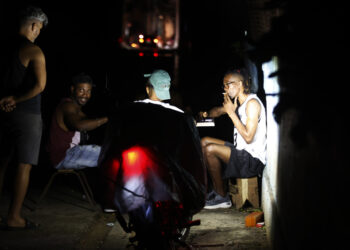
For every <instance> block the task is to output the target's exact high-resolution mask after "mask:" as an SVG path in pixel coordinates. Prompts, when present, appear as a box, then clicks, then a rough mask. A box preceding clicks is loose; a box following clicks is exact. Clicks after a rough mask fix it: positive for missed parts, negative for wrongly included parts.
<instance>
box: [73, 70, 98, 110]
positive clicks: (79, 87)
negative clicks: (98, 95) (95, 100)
mask: <svg viewBox="0 0 350 250" xmlns="http://www.w3.org/2000/svg"><path fill="white" fill-rule="evenodd" d="M92 87H93V82H92V78H91V77H90V76H89V75H86V74H85V73H80V74H78V75H75V76H74V77H73V78H72V85H71V95H72V98H73V99H74V100H75V101H76V102H77V103H78V104H79V105H80V106H84V105H85V104H86V103H87V102H88V101H89V99H90V97H91V91H92Z"/></svg>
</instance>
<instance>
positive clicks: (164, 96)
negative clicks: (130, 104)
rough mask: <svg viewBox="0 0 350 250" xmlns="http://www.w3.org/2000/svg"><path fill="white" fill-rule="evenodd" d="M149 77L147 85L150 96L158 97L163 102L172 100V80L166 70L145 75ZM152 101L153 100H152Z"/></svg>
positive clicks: (158, 70)
mask: <svg viewBox="0 0 350 250" xmlns="http://www.w3.org/2000/svg"><path fill="white" fill-rule="evenodd" d="M144 76H145V77H149V78H148V81H147V85H146V91H147V94H148V96H149V97H150V98H151V97H152V96H154V95H155V96H156V98H158V99H159V100H161V101H164V100H169V99H170V81H171V78H170V76H169V74H168V72H166V71H165V70H162V69H157V70H155V71H153V72H152V74H145V75H144ZM151 99H152V98H151Z"/></svg>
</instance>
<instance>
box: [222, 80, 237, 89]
mask: <svg viewBox="0 0 350 250" xmlns="http://www.w3.org/2000/svg"><path fill="white" fill-rule="evenodd" d="M238 82H240V81H231V82H225V83H224V84H223V85H222V88H223V89H226V88H230V87H231V86H232V85H233V84H234V83H238Z"/></svg>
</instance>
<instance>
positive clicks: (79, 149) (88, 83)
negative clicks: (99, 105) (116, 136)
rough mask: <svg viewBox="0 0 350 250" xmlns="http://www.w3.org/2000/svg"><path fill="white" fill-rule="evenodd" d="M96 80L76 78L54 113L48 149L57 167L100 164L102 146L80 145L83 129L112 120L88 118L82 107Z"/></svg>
mask: <svg viewBox="0 0 350 250" xmlns="http://www.w3.org/2000/svg"><path fill="white" fill-rule="evenodd" d="M92 87H93V82H92V79H91V77H90V76H88V75H86V74H83V73H82V74H79V75H76V76H74V77H73V81H72V86H71V96H70V97H69V98H64V99H63V100H62V101H61V102H60V104H59V105H58V106H57V108H56V111H55V113H54V115H53V116H52V121H51V128H50V135H49V145H48V150H49V154H50V160H51V162H52V164H53V165H54V166H55V168H57V169H81V168H86V167H96V166H97V161H98V157H99V154H100V151H101V147H100V146H98V145H79V144H80V137H81V132H82V131H91V130H93V129H96V128H98V127H100V126H101V125H103V124H105V123H106V122H108V118H107V117H101V118H88V117H87V116H86V114H84V113H83V111H82V107H83V106H84V105H85V104H86V103H87V102H88V101H89V99H90V97H91V91H92Z"/></svg>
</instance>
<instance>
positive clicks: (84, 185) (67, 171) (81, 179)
mask: <svg viewBox="0 0 350 250" xmlns="http://www.w3.org/2000/svg"><path fill="white" fill-rule="evenodd" d="M59 174H64V175H68V174H73V175H75V176H77V178H78V179H79V182H80V184H81V186H82V188H83V190H84V193H85V196H86V198H87V200H88V202H89V203H90V205H91V207H93V208H95V205H96V202H95V200H94V198H93V194H92V191H91V188H90V185H89V183H88V181H87V178H86V176H85V173H84V172H83V171H82V170H76V169H56V170H55V172H54V173H53V174H52V176H51V178H50V180H49V182H48V183H47V184H46V186H45V188H44V191H43V192H42V193H41V195H40V197H39V199H38V201H37V202H36V204H39V203H40V201H41V200H42V199H44V197H45V195H46V193H47V191H49V188H50V186H51V184H52V182H53V180H54V179H55V177H56V176H57V175H59Z"/></svg>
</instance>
